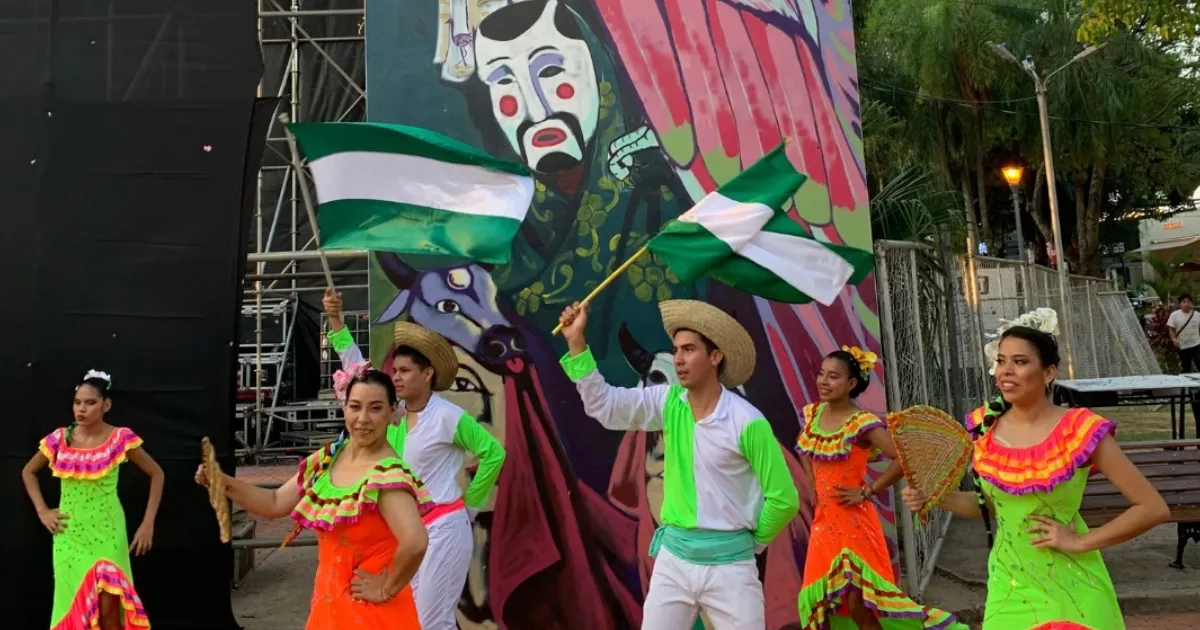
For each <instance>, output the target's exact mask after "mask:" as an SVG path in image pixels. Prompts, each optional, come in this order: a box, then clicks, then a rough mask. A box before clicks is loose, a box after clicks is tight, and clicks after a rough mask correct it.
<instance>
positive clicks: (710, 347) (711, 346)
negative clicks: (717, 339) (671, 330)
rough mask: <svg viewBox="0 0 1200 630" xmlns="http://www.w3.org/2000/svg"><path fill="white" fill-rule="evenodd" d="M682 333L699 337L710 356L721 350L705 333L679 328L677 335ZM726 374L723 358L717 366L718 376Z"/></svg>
mask: <svg viewBox="0 0 1200 630" xmlns="http://www.w3.org/2000/svg"><path fill="white" fill-rule="evenodd" d="M681 332H690V333H692V334H693V335H696V336H697V337H699V338H700V343H701V345H703V346H704V351H705V352H707V353H708V354H712V353H713V352H716V351H717V350H720V349H721V348H720V347H719V346H718V345H717V344H715V343H713V340H712V339H709V338H708V337H706V336H704V333H702V332H700V331H698V330H693V329H691V328H679V329H676V331H675V335H678V334H679V333H681ZM675 335H671V336H672V337H674V336H675ZM724 373H725V357H721V362H720V363H718V364H717V376H718V377H719V376H721V375H722V374H724Z"/></svg>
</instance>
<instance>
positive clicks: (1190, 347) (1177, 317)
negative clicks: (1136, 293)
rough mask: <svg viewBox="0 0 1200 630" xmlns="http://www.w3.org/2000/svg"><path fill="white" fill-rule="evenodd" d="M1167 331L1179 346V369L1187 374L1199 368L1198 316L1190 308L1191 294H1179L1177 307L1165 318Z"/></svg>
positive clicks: (1199, 331)
mask: <svg viewBox="0 0 1200 630" xmlns="http://www.w3.org/2000/svg"><path fill="white" fill-rule="evenodd" d="M1167 331H1169V332H1170V334H1171V342H1172V343H1174V344H1175V347H1176V348H1179V371H1180V372H1181V373H1183V374H1187V373H1189V372H1195V371H1196V370H1200V317H1196V311H1194V310H1193V309H1192V296H1190V295H1188V294H1186V293H1184V294H1183V295H1181V296H1179V308H1178V309H1176V310H1175V311H1174V312H1173V313H1171V316H1170V317H1168V318H1167Z"/></svg>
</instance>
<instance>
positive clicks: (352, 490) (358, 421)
mask: <svg viewBox="0 0 1200 630" xmlns="http://www.w3.org/2000/svg"><path fill="white" fill-rule="evenodd" d="M334 383H335V385H334V392H335V393H336V394H337V397H338V400H339V401H341V402H342V405H343V407H342V412H343V414H344V415H345V417H346V437H345V439H342V440H338V441H337V442H336V443H334V444H330V445H328V446H326V447H325V448H322V449H321V450H319V451H317V452H315V453H313V454H312V455H310V456H308V457H307V458H306V459H305V460H304V461H302V462H300V470H299V472H297V473H296V475H295V476H293V477H292V478H291V479H289V480H287V481H286V482H284V484H283V485H282V486H281V487H279V488H277V489H274V490H268V489H265V488H258V487H255V486H254V485H253V484H249V483H246V482H245V481H240V480H238V479H235V478H233V477H230V476H228V475H225V476H224V484H225V489H226V492H227V493H228V496H229V498H230V499H232V500H233V501H234V502H236V503H239V504H241V505H242V507H244V508H246V511H247V512H250V513H251V514H255V515H258V516H263V517H266V518H282V517H284V516H287V515H289V514H290V515H291V517H292V520H293V521H295V525H294V527H293V529H292V533H291V534H289V535H288V538H287V539H285V541H284V544H287V540H290V539H291V538H292V536H294V535H295V534H297V533H298V532H299V531H300V529H301V528H304V529H311V530H314V531H315V532H316V534H317V553H318V556H317V574H316V578H315V580H314V582H315V583H314V585H313V596H312V603H311V607H310V609H309V613H308V623H307V625H305V628H306V630H418V629H419V628H421V623H420V621H419V620H418V618H417V606H416V603H415V602H414V601H413V594H412V588H411V587H410V582H411V580H412V578H413V575H415V574H416V572H417V567H418V566H420V564H421V560H422V559H423V558H424V556H425V550H426V548H427V546H428V536H427V535H426V533H425V526H424V524H423V523H422V522H421V516H422V515H423V514H424V513H426V512H428V511H429V510H430V509H432V508H433V504H432V502H431V501H430V500H429V492H428V491H427V490H426V489H425V487H424V486H423V485H422V484H421V482H420V481H418V480H417V479H416V477H415V476H414V475H413V474H412V472H411V471H410V470H409V468H408V466H407V465H406V464H405V463H404V461H403V460H402V459H400V457H399V455H398V454H397V453H396V451H395V449H393V448H392V446H391V444H389V443H388V439H387V433H388V432H387V428H388V422H389V420H390V419H391V417H392V414H393V413H395V411H396V405H397V401H396V388H395V386H394V385H393V384H392V379H391V378H390V377H389V376H388V375H386V374H384V373H383V372H380V371H378V370H373V369H370V367H369V364H367V363H356V364H354V365H352V366H349V367H348V368H347V369H346V370H338V372H337V374H335V375H334ZM196 483H198V484H200V485H203V486H207V485H208V478H207V477H206V475H205V470H204V465H203V464H202V465H201V466H200V468H199V469H198V470H197V471H196Z"/></svg>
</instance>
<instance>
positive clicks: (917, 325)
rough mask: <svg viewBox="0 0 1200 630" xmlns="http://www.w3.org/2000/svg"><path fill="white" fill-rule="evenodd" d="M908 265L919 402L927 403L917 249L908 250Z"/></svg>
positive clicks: (927, 393) (926, 367)
mask: <svg viewBox="0 0 1200 630" xmlns="http://www.w3.org/2000/svg"><path fill="white" fill-rule="evenodd" d="M908 266H909V276H910V277H911V279H912V284H911V285H910V286H911V287H912V289H911V290H910V291H909V292H908V295H909V298H910V299H911V301H912V310H913V312H912V317H911V318H910V319H911V320H912V326H913V330H914V331H915V332H916V333H917V337H916V338H917V344H916V346H917V347H916V351H917V365H919V366H921V402H922V403H923V404H926V405H929V404H932V403H933V401H931V400H930V399H929V383H928V381H929V376H928V374H927V370H928V366H927V365H926V364H925V337H924V335H922V334H921V324H922V319H921V279H920V277H919V276H920V274H918V273H917V250H916V249H910V250H908Z"/></svg>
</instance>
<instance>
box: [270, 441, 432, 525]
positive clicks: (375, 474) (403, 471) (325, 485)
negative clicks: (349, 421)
mask: <svg viewBox="0 0 1200 630" xmlns="http://www.w3.org/2000/svg"><path fill="white" fill-rule="evenodd" d="M332 462H333V457H332V449H331V448H329V447H326V448H324V449H322V450H320V451H318V452H316V453H313V455H311V456H309V457H308V458H307V459H306V460H304V462H303V463H301V465H300V473H299V482H300V502H299V503H297V504H296V508H295V509H294V510H292V520H294V521H296V524H297V525H298V526H300V527H305V528H308V529H314V530H322V531H331V530H332V529H333V528H334V527H336V526H338V525H344V524H350V523H355V522H357V521H358V519H359V518H360V517H361V516H362V514H363V513H364V512H368V511H371V510H374V509H376V508H377V507H378V504H379V496H380V493H382V492H384V491H386V490H401V491H404V492H408V493H409V494H411V495H412V496H413V498H415V499H416V501H417V510H418V511H419V512H420V514H421V515H424V514H426V513H427V512H429V511H430V510H432V509H433V507H434V504H433V502H432V501H431V500H430V498H429V491H428V490H426V489H425V486H424V485H422V484H421V482H420V481H418V480H417V478H416V476H415V475H414V474H413V473H412V471H411V470H409V468H408V466H407V465H406V464H405V463H404V460H402V459H400V458H399V457H388V458H385V459H382V460H380V461H379V463H378V464H376V465H375V467H374V468H372V469H371V472H369V473H368V474H367V475H366V476H365V477H363V478H362V479H361V480H359V482H358V483H357V484H355V485H353V486H350V487H344V488H341V487H337V486H334V485H333V483H332V482H331V481H330V480H329V474H328V471H329V468H330V465H331V464H332Z"/></svg>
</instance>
